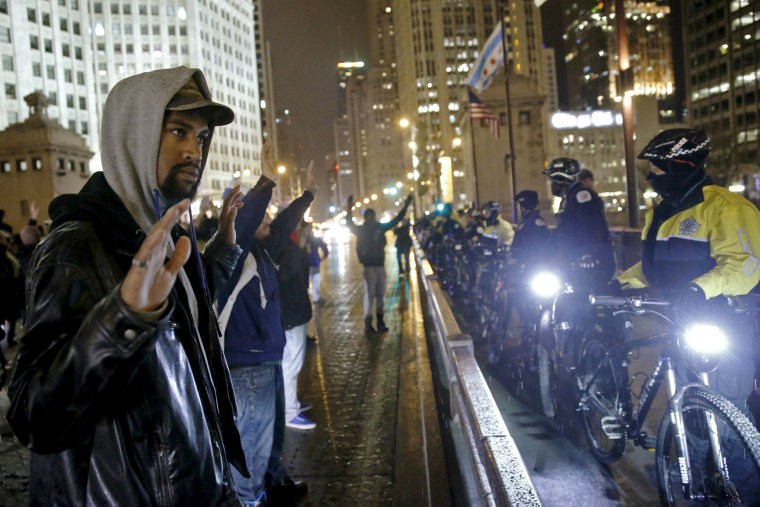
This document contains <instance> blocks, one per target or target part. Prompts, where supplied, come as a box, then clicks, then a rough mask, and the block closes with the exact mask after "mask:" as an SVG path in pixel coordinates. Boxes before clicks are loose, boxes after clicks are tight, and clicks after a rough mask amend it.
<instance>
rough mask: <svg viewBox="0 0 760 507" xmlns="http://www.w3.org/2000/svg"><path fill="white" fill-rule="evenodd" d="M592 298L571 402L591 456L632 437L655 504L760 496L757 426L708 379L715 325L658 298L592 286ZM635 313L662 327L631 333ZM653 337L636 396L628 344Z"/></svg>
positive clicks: (720, 348) (718, 344) (612, 454)
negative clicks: (596, 292) (653, 413)
mask: <svg viewBox="0 0 760 507" xmlns="http://www.w3.org/2000/svg"><path fill="white" fill-rule="evenodd" d="M590 302H591V303H592V304H593V305H595V307H596V308H597V310H598V311H599V312H600V315H599V317H600V318H599V320H598V323H597V325H595V326H594V327H592V328H591V329H589V330H588V332H587V333H586V334H585V336H584V337H583V339H582V341H581V343H580V352H579V356H578V362H577V368H576V378H577V383H578V389H579V402H578V410H579V412H580V415H581V419H582V426H583V430H584V434H585V437H586V439H587V440H588V443H589V445H590V448H591V452H592V453H593V455H594V456H595V457H596V459H597V460H598V461H600V462H602V463H605V464H611V463H614V462H615V461H617V460H618V459H620V458H621V457H622V456H623V454H624V453H625V448H626V442H627V441H631V442H633V444H635V445H638V446H641V447H643V448H646V449H650V450H651V449H654V451H655V456H656V458H655V463H656V474H657V483H658V491H659V495H660V500H661V503H662V505H731V506H739V505H759V504H760V434H758V432H757V430H756V429H755V426H754V424H753V423H752V422H751V421H750V420H749V419H748V418H747V417H746V416H745V415H744V414H743V413H742V412H741V411H740V410H739V409H738V408H737V407H736V406H735V405H734V404H732V403H731V402H730V401H729V400H727V399H726V398H725V397H723V396H722V395H720V394H718V393H716V392H715V391H714V390H712V389H711V388H710V384H709V379H708V374H709V373H710V372H712V371H714V370H715V369H716V368H717V367H718V364H719V362H720V358H721V354H722V353H725V351H726V348H727V346H728V342H727V339H726V337H725V335H724V334H723V333H722V331H721V330H720V328H719V327H718V326H715V325H707V324H700V325H698V324H694V325H690V326H684V325H681V323H679V322H678V321H677V320H676V319H675V318H674V316H673V315H672V313H671V312H670V310H669V309H668V305H669V303H668V301H666V300H662V299H652V298H647V297H644V296H634V297H613V296H591V297H590ZM737 311H739V310H737ZM634 315H636V316H640V315H647V316H649V317H652V318H654V319H655V320H656V321H659V322H661V323H662V324H664V325H665V329H664V331H663V332H658V333H656V334H653V335H651V336H646V337H643V338H637V339H632V338H631V329H632V326H631V319H630V317H631V316H634ZM658 345H661V346H663V348H662V352H661V354H660V357H659V360H658V362H657V364H656V365H655V367H654V370H653V371H652V373H651V375H650V377H649V378H648V379H647V381H646V382H645V384H644V386H643V387H642V389H641V392H640V393H639V395H638V403H636V404H634V402H633V400H632V395H633V393H632V391H631V386H630V384H629V376H628V362H629V360H630V358H631V357H632V354H633V353H634V351H636V350H639V349H640V348H642V347H651V346H658ZM663 383H664V384H665V386H666V388H667V394H668V406H667V408H666V410H665V412H664V413H663V416H662V419H661V421H660V424H659V428H658V430H657V435H656V437H652V436H650V435H648V434H647V433H646V432H645V431H644V430H643V429H642V427H643V424H644V420H645V419H646V416H647V414H648V413H649V411H650V409H651V408H652V404H653V400H654V399H655V396H656V394H657V392H658V390H659V388H660V387H661V386H662V385H663Z"/></svg>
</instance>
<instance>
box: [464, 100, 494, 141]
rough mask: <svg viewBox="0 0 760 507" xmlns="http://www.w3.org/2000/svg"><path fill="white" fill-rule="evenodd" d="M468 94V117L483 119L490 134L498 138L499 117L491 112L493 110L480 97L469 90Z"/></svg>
mask: <svg viewBox="0 0 760 507" xmlns="http://www.w3.org/2000/svg"><path fill="white" fill-rule="evenodd" d="M469 94H470V118H472V119H473V120H485V121H486V123H487V124H488V130H490V131H491V135H493V136H494V138H496V139H498V138H499V118H498V117H496V115H494V114H493V112H492V111H491V110H490V109H488V107H486V105H485V104H483V103H482V102H481V101H480V99H479V98H478V97H477V95H475V94H474V93H472V90H470V91H469Z"/></svg>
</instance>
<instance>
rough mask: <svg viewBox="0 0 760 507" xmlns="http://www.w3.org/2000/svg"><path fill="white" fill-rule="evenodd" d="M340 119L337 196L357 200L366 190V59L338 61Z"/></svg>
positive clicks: (336, 138) (338, 119)
mask: <svg viewBox="0 0 760 507" xmlns="http://www.w3.org/2000/svg"><path fill="white" fill-rule="evenodd" d="M337 70H338V118H337V119H336V120H335V124H334V128H335V152H336V156H337V159H338V167H339V169H338V170H339V173H338V199H339V202H343V201H345V200H346V198H347V197H348V196H349V195H353V196H354V197H356V198H357V199H358V198H360V197H361V196H363V195H364V194H365V193H366V191H367V184H366V181H365V173H366V171H365V164H366V160H367V129H366V124H367V121H366V120H367V119H366V113H367V107H366V106H367V97H368V91H367V69H366V67H365V65H364V62H339V63H338V66H337Z"/></svg>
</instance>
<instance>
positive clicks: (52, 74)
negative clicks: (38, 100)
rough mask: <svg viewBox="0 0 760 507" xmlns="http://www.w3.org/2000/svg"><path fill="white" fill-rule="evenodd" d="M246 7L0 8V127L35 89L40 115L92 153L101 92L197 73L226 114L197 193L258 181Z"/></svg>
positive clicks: (204, 1)
mask: <svg viewBox="0 0 760 507" xmlns="http://www.w3.org/2000/svg"><path fill="white" fill-rule="evenodd" d="M253 21H254V5H253V3H252V2H237V1H233V0H218V1H216V0H213V1H212V0H185V1H184V2H177V3H175V2H164V1H157V0H144V1H140V2H135V1H131V0H111V1H108V2H106V1H99V0H58V1H56V2H42V3H41V2H38V1H36V0H14V1H13V2H8V1H0V49H2V51H0V52H1V53H2V63H3V72H2V77H0V80H2V87H3V89H4V92H5V93H4V94H3V95H0V128H2V127H5V126H7V125H9V124H11V123H15V122H18V121H19V118H20V111H23V103H22V97H23V96H25V95H27V94H28V93H31V92H32V91H35V90H39V91H42V92H44V93H45V94H46V95H47V96H48V97H49V99H50V109H49V114H50V117H51V118H55V119H57V120H58V121H59V122H60V123H61V124H63V125H64V127H67V128H69V129H71V130H74V131H76V132H77V133H79V134H82V135H83V136H85V138H86V139H87V142H88V145H89V147H90V149H91V150H92V151H93V152H95V153H96V157H95V159H94V160H93V163H92V167H93V168H94V169H97V168H98V167H99V157H98V154H99V152H100V147H99V125H100V116H101V114H102V110H103V105H104V103H105V99H106V96H107V95H108V92H109V91H110V89H111V88H112V87H113V86H114V85H115V84H116V83H117V82H118V81H120V80H121V79H123V78H125V77H127V76H130V75H133V74H136V73H140V72H144V71H149V70H154V69H160V68H167V67H173V66H177V65H186V66H189V67H197V68H200V69H201V70H203V72H204V74H205V75H206V79H207V81H208V84H209V87H210V89H211V91H212V93H213V95H214V98H215V99H217V100H219V101H221V102H223V103H225V104H228V105H229V106H230V107H232V109H233V110H234V111H235V122H234V123H233V124H231V125H229V126H225V127H222V128H219V129H218V131H217V132H216V135H215V136H214V142H213V144H212V147H211V154H210V161H209V164H207V166H206V174H205V175H204V178H203V188H202V189H201V193H205V194H212V195H215V196H221V193H222V191H223V189H224V188H225V187H228V186H230V185H231V184H233V183H237V182H243V183H249V184H251V183H253V182H255V178H256V177H257V175H258V174H260V164H259V161H258V157H257V156H256V154H258V152H259V150H260V144H261V127H260V116H259V106H260V104H259V92H258V84H257V82H258V80H257V67H256V64H257V56H258V55H257V52H256V34H255V30H254V28H253V26H254V25H253Z"/></svg>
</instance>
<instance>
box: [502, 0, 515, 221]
mask: <svg viewBox="0 0 760 507" xmlns="http://www.w3.org/2000/svg"><path fill="white" fill-rule="evenodd" d="M506 18H507V7H506V5H505V6H502V8H501V50H502V53H504V90H505V92H506V95H507V129H508V130H509V155H508V156H509V180H510V184H511V186H512V223H515V224H516V223H517V202H516V201H515V195H516V194H517V191H516V189H515V185H516V184H517V176H516V170H517V169H516V166H517V154H515V140H514V134H513V132H512V101H511V100H510V94H509V60H508V59H507V40H506V37H505V36H504V20H505V19H506Z"/></svg>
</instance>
